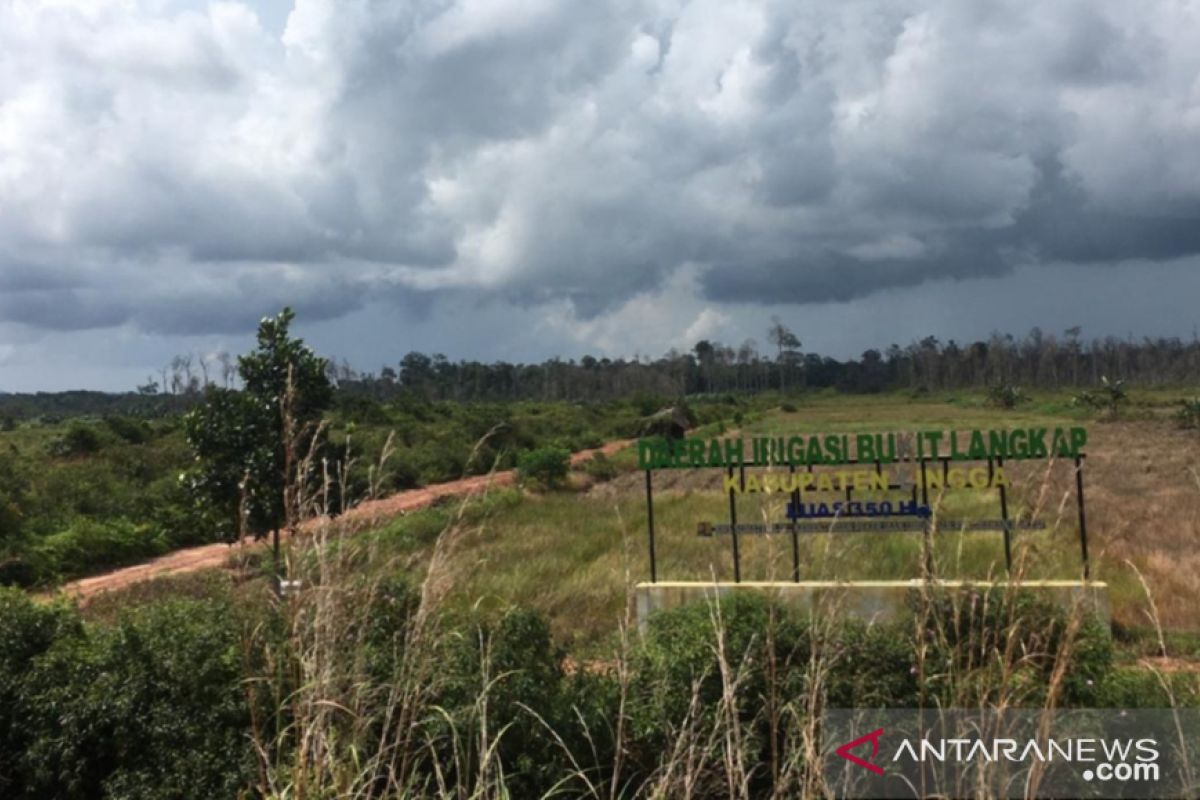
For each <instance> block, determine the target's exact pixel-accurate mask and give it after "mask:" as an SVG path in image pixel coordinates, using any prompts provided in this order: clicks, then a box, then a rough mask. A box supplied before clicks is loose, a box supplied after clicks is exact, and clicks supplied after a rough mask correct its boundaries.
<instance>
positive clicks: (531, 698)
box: [435, 610, 584, 797]
mask: <svg viewBox="0 0 1200 800" xmlns="http://www.w3.org/2000/svg"><path fill="white" fill-rule="evenodd" d="M444 644H445V648H446V649H445V653H444V657H443V660H442V663H443V664H444V678H445V682H444V683H443V684H442V686H441V687H439V692H438V697H437V698H436V703H435V704H436V705H437V706H438V707H441V708H443V709H445V710H446V712H447V717H448V718H447V720H446V722H445V724H446V726H447V728H448V729H447V730H445V731H444V732H443V733H442V734H441V735H440V736H439V737H438V739H440V740H442V741H444V742H447V743H449V742H450V741H451V740H452V736H451V731H452V730H457V731H478V730H480V727H481V724H482V722H483V720H482V718H481V714H483V713H486V714H487V718H488V721H487V724H488V725H489V726H492V730H493V731H494V732H496V735H498V742H497V744H496V747H497V748H498V753H497V754H498V756H499V761H500V763H501V764H503V765H504V767H505V773H506V778H505V781H506V783H507V784H508V788H509V792H510V794H511V796H512V797H541V796H543V795H544V793H545V792H547V791H549V790H550V789H551V788H552V787H553V786H554V785H555V784H556V783H557V782H558V781H559V780H561V778H562V777H563V775H564V774H565V773H566V772H567V771H568V770H569V769H570V766H569V762H568V761H567V758H566V755H565V754H564V753H563V752H562V749H561V748H560V747H559V746H558V745H557V744H556V743H555V741H554V739H553V738H552V736H551V735H550V734H549V731H548V730H547V726H549V728H550V729H553V730H554V731H555V732H558V733H559V735H565V736H567V737H571V731H572V730H573V729H574V728H575V717H574V713H573V711H572V708H571V705H572V704H571V697H570V694H569V693H568V691H567V686H566V684H565V681H564V674H563V670H562V659H563V656H564V655H565V654H564V653H563V652H562V650H560V649H559V648H558V647H557V646H555V644H554V643H553V641H552V640H551V638H550V629H549V626H547V624H546V622H545V620H544V619H543V618H542V617H541V616H539V615H538V614H536V613H533V612H530V611H523V610H513V611H510V612H509V613H507V614H505V615H504V616H503V617H502V618H501V619H500V620H499V621H498V622H495V623H490V622H474V623H469V624H468V625H467V626H466V630H465V631H463V632H462V634H461V635H451V636H449V637H447V638H446V639H445V641H444ZM484 694H486V697H487V703H486V708H484V707H483V706H481V704H480V703H479V702H478V700H477V698H479V697H481V696H483V695H484ZM539 717H540V718H541V719H540V720H539ZM501 730H503V733H502V734H499V731H501ZM471 738H472V739H474V738H476V737H471ZM475 744H477V742H475V741H469V742H468V743H467V746H468V748H471V749H470V750H469V751H468V752H467V753H465V754H464V755H465V756H466V757H467V761H466V763H465V764H464V766H468V767H472V766H473V765H476V764H477V763H478V760H479V758H480V755H481V754H480V753H479V752H478V751H477V750H474V748H473V746H474V745H475ZM573 744H575V745H576V746H577V747H578V746H580V745H583V744H584V743H583V741H582V739H581V740H580V741H578V742H573ZM576 752H581V753H582V752H583V750H582V749H579V750H577V751H576ZM439 760H440V761H441V762H442V763H443V764H450V763H452V762H453V761H454V759H453V756H452V754H451V753H449V752H442V753H440V754H439Z"/></svg>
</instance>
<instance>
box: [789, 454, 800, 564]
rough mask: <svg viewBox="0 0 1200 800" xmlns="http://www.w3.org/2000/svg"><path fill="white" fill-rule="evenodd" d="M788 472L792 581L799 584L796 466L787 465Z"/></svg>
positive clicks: (798, 495) (798, 508) (798, 511)
mask: <svg viewBox="0 0 1200 800" xmlns="http://www.w3.org/2000/svg"><path fill="white" fill-rule="evenodd" d="M788 472H790V473H791V476H792V510H793V512H794V513H792V514H791V517H792V581H793V582H794V583H799V582H800V532H799V531H798V530H797V517H798V516H799V514H800V486H799V484H797V483H796V465H795V464H788Z"/></svg>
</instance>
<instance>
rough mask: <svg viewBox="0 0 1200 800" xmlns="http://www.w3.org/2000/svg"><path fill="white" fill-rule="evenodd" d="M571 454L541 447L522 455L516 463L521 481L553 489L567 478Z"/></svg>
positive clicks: (556, 448)
mask: <svg viewBox="0 0 1200 800" xmlns="http://www.w3.org/2000/svg"><path fill="white" fill-rule="evenodd" d="M570 464H571V453H570V452H569V451H567V450H566V449H564V448H561V447H541V448H538V449H537V450H532V451H530V452H528V453H522V454H521V457H520V459H519V460H518V462H517V469H518V470H519V471H520V473H521V479H522V480H525V481H531V482H534V483H537V484H540V485H541V486H544V487H546V488H548V489H549V488H554V487H555V486H558V485H559V484H561V483H562V482H563V481H564V480H566V478H567V470H568V469H569V467H570Z"/></svg>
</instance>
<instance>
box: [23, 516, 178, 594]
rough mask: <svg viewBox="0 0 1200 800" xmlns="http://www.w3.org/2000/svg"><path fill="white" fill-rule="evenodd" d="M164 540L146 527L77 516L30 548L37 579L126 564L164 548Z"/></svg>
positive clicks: (125, 522) (160, 551) (161, 550)
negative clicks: (38, 573) (63, 528)
mask: <svg viewBox="0 0 1200 800" xmlns="http://www.w3.org/2000/svg"><path fill="white" fill-rule="evenodd" d="M165 547H166V543H165V542H164V541H162V539H161V538H160V537H158V536H157V535H156V534H155V532H154V531H153V530H151V528H150V527H149V526H146V525H135V524H134V523H132V522H130V521H128V520H123V519H116V520H108V521H101V520H93V519H85V518H79V519H77V520H75V521H74V522H72V523H71V526H70V527H69V528H67V529H66V530H64V531H61V532H59V533H56V534H53V535H51V536H47V537H45V538H44V539H42V540H41V541H40V542H38V543H37V545H36V546H35V547H34V550H33V554H34V557H35V560H36V561H38V562H40V563H39V566H38V569H39V571H40V572H41V573H42V574H41V576H40V577H41V578H42V579H47V578H50V577H53V576H54V575H56V574H77V573H78V572H80V571H88V570H91V571H95V570H97V569H102V568H104V567H110V566H117V565H120V564H129V563H132V562H134V561H138V560H141V559H143V558H146V557H148V556H153V555H158V554H160V553H162V552H163V551H164V549H165Z"/></svg>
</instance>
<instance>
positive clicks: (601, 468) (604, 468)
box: [583, 453, 617, 483]
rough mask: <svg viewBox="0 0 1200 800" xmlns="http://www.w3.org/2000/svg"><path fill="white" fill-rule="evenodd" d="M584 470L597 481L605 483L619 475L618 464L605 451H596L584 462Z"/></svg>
mask: <svg viewBox="0 0 1200 800" xmlns="http://www.w3.org/2000/svg"><path fill="white" fill-rule="evenodd" d="M583 471H584V473H585V474H587V476H588V477H590V478H591V479H592V480H594V481H596V482H597V483H605V482H606V481H611V480H612V479H613V478H615V477H617V465H616V464H614V463H613V462H612V461H611V460H610V459H609V458H608V456H606V455H604V453H596V454H595V455H593V456H592V457H591V458H589V459H588V460H587V461H585V462H583Z"/></svg>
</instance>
